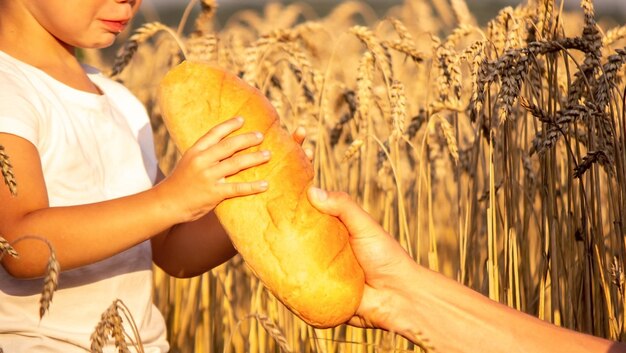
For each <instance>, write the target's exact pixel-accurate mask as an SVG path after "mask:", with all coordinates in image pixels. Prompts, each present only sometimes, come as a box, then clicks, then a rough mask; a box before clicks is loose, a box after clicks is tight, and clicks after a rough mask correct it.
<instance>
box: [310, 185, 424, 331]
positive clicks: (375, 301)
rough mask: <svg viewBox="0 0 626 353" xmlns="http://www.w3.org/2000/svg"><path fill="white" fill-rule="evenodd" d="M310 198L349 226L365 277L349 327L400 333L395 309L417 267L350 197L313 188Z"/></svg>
mask: <svg viewBox="0 0 626 353" xmlns="http://www.w3.org/2000/svg"><path fill="white" fill-rule="evenodd" d="M308 196H309V200H310V201H311V203H312V204H313V206H315V207H316V208H317V209H319V210H320V211H321V212H324V213H326V214H329V215H332V216H336V217H338V218H339V219H340V220H341V221H342V222H343V223H344V224H345V225H346V227H347V229H348V232H349V233H350V245H351V246H352V250H353V251H354V255H355V256H356V258H357V261H358V262H359V264H360V265H361V267H362V268H363V271H364V273H365V290H364V292H363V298H362V300H361V304H360V305H359V308H358V310H357V312H356V315H355V316H354V317H353V318H352V319H351V320H350V321H349V323H350V324H351V325H354V326H358V327H377V328H383V329H386V330H390V331H397V330H396V327H395V325H396V323H397V320H394V310H393V308H392V305H393V304H394V303H397V302H398V300H402V298H403V296H402V294H403V293H402V291H403V288H402V287H403V284H405V283H406V281H407V280H409V277H410V275H411V274H412V273H413V272H414V271H415V266H416V263H415V262H414V261H413V259H411V257H410V256H409V255H408V254H407V253H406V251H405V250H404V249H403V248H402V247H401V246H400V244H399V243H398V242H397V241H396V240H395V239H394V238H392V237H391V236H390V235H389V234H388V233H387V232H386V231H385V230H384V229H383V228H382V227H381V226H380V225H379V224H378V223H377V222H376V221H375V220H374V219H373V218H372V217H371V216H370V215H369V214H368V213H367V212H365V210H363V209H362V208H361V207H360V206H359V205H358V204H357V203H356V202H354V201H353V200H352V199H351V198H350V196H349V195H348V194H346V193H342V192H328V191H324V190H321V189H318V188H315V187H312V188H310V189H309V190H308Z"/></svg>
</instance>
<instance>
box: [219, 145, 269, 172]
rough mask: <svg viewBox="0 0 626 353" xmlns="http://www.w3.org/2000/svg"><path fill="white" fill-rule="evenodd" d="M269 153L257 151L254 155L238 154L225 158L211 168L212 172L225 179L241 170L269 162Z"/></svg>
mask: <svg viewBox="0 0 626 353" xmlns="http://www.w3.org/2000/svg"><path fill="white" fill-rule="evenodd" d="M270 157H271V153H270V151H266V150H264V151H258V152H254V153H244V154H239V155H236V156H234V157H230V158H226V159H224V160H222V161H221V162H220V163H218V164H217V165H216V166H215V167H213V170H212V172H213V173H215V175H217V176H218V177H220V178H221V177H227V176H230V175H233V174H236V173H239V172H240V171H242V170H245V169H248V168H251V167H255V166H258V165H261V164H263V163H266V162H267V161H269V160H270Z"/></svg>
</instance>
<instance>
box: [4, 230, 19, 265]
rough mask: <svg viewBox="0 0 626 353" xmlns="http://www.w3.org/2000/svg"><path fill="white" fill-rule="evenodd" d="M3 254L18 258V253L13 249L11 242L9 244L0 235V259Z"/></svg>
mask: <svg viewBox="0 0 626 353" xmlns="http://www.w3.org/2000/svg"><path fill="white" fill-rule="evenodd" d="M4 254H9V256H11V257H13V258H16V259H17V258H19V254H18V253H17V251H15V249H14V248H13V247H12V246H11V244H9V242H8V241H7V240H6V239H4V237H2V236H0V260H2V258H3V257H4Z"/></svg>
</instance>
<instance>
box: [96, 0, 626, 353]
mask: <svg viewBox="0 0 626 353" xmlns="http://www.w3.org/2000/svg"><path fill="white" fill-rule="evenodd" d="M153 1H154V0H153ZM164 4H166V5H167V7H165V5H164ZM188 4H189V3H188V2H186V1H182V0H181V1H173V0H172V1H170V2H167V3H164V2H162V3H161V4H159V6H158V7H157V5H156V4H154V3H151V2H150V0H146V4H144V10H143V12H142V16H141V18H140V19H139V21H138V22H137V23H135V24H134V29H133V31H131V32H129V33H125V34H124V35H123V36H121V38H120V42H119V43H118V45H117V46H116V47H115V48H112V49H111V50H109V51H103V52H86V53H85V56H86V59H87V60H88V61H90V62H92V63H94V64H96V65H98V66H100V67H103V68H104V69H105V70H107V71H109V72H111V74H112V75H113V76H114V77H115V78H116V79H118V80H120V81H123V82H124V83H125V84H126V85H127V86H128V87H129V88H130V89H131V90H133V92H134V93H135V94H136V95H137V96H138V97H139V98H140V99H141V100H142V101H143V102H144V103H145V104H146V107H147V108H148V111H149V112H150V114H151V117H152V122H153V127H154V131H155V138H156V142H157V149H158V151H157V152H158V155H159V156H160V162H161V166H162V167H163V169H164V170H166V171H167V170H169V169H170V168H171V167H172V166H173V165H174V163H175V162H176V160H177V158H178V154H177V152H176V150H175V148H174V146H173V145H172V144H171V142H170V141H169V139H168V136H167V131H166V130H165V128H164V126H163V124H162V121H161V118H160V113H159V108H158V102H157V101H156V97H155V93H156V87H157V85H158V82H159V80H160V78H161V77H163V75H164V74H165V72H166V71H167V70H168V69H169V68H170V67H172V65H175V64H177V63H178V62H180V61H181V60H183V58H185V57H186V58H188V59H194V60H204V61H208V62H211V63H214V64H218V65H220V66H222V67H224V68H226V69H228V70H231V71H232V72H235V73H237V74H239V75H240V76H241V77H242V78H244V79H245V80H246V81H247V82H249V83H250V84H253V85H255V86H256V87H258V88H259V89H260V90H261V91H262V92H263V93H265V94H266V95H267V96H268V98H269V99H270V100H271V101H272V103H273V104H274V106H275V107H276V109H277V110H278V112H279V115H280V116H281V118H282V121H283V124H284V125H285V127H286V128H287V129H290V130H291V129H294V128H295V127H296V126H298V125H303V126H305V127H306V128H307V131H308V137H307V141H306V144H307V145H309V146H311V147H312V148H314V150H315V159H314V165H315V170H316V184H317V185H319V186H321V187H324V188H327V189H332V190H342V191H346V192H348V193H349V194H350V195H352V196H353V197H354V198H355V199H356V200H357V201H358V202H359V203H360V204H361V205H363V207H364V208H365V209H366V210H367V211H368V212H370V213H371V214H372V216H373V217H374V218H376V220H378V221H379V222H380V223H381V224H382V225H383V226H384V227H385V229H387V230H388V231H389V232H390V233H391V234H393V235H394V236H395V237H396V238H397V239H398V241H399V242H400V243H401V244H402V245H403V246H404V247H405V249H406V250H407V251H408V252H409V254H411V256H412V257H413V258H414V259H415V260H416V261H417V262H419V263H420V264H422V265H424V266H427V267H429V268H431V269H433V270H436V271H440V272H442V273H443V274H445V275H446V276H448V277H451V278H454V279H456V280H458V281H459V282H461V283H463V284H465V285H467V286H469V287H471V288H473V289H475V290H477V291H479V292H481V293H483V294H485V295H486V296H489V297H490V298H492V299H493V300H497V301H500V302H502V303H505V304H507V305H509V306H511V307H513V308H516V309H518V310H522V311H524V312H527V313H529V314H531V315H534V316H537V317H539V318H541V319H543V320H547V321H550V322H553V323H555V324H557V325H561V326H565V327H568V328H571V329H574V330H578V331H582V332H587V333H590V334H594V335H597V336H602V337H607V338H610V339H615V340H623V339H624V330H625V328H624V319H625V318H626V315H625V313H626V312H625V310H626V306H624V298H625V290H624V272H623V271H624V259H625V258H626V256H625V255H626V244H625V243H626V242H625V238H624V235H625V234H626V233H625V231H624V228H623V227H624V224H625V222H626V215H625V214H624V212H625V210H626V193H625V192H626V188H625V185H626V184H625V182H626V155H625V154H624V149H625V148H626V141H625V140H624V136H625V135H626V124H625V123H626V121H625V111H624V101H625V100H626V97H625V96H626V87H625V85H624V82H623V77H624V75H625V69H624V67H625V66H624V64H625V63H626V47H625V46H626V39H625V38H626V27H624V25H623V24H624V16H625V12H626V10H625V9H624V4H625V3H624V2H622V1H613V2H609V1H608V0H604V1H603V0H597V1H595V2H592V1H590V0H583V1H580V2H575V1H568V6H564V7H563V9H561V3H560V2H559V1H551V0H528V1H523V2H521V1H520V2H508V3H495V2H494V3H490V4H488V5H487V3H486V2H481V1H477V0H476V1H468V2H467V3H466V2H464V1H463V0H406V1H397V2H374V1H372V2H356V1H343V2H333V3H329V2H328V3H327V2H322V1H320V2H297V3H295V2H294V3H278V2H272V3H262V2H255V3H250V2H244V1H231V2H229V1H223V2H214V1H210V0H204V1H198V2H196V3H191V5H192V6H190V7H189V8H188V9H189V11H186V10H185V9H186V8H187V5H188ZM114 57H115V58H114ZM155 281H156V288H155V301H156V303H157V305H158V306H159V307H160V309H161V310H162V312H163V313H164V315H165V317H166V320H167V322H168V329H169V335H170V341H171V343H172V351H173V352H198V353H200V352H255V353H256V352H279V351H290V352H324V353H326V352H350V353H352V352H383V351H384V352H405V351H415V352H419V351H420V350H421V348H420V347H418V346H415V345H412V344H410V343H409V342H407V341H405V340H404V339H402V338H400V337H397V336H395V335H394V334H392V333H387V332H381V331H378V330H362V329H356V328H352V327H348V326H340V327H337V328H334V329H328V330H316V329H312V328H311V327H309V326H307V325H305V324H304V323H303V322H302V321H300V320H299V319H298V318H297V317H295V316H294V315H292V314H291V313H290V312H289V311H288V310H286V309H285V308H284V307H283V306H282V305H281V304H280V303H279V302H277V301H276V299H274V298H273V296H272V295H271V294H270V293H269V292H267V290H265V289H264V287H263V285H262V284H261V283H259V281H258V280H257V279H256V278H255V277H254V276H252V275H251V274H250V272H249V271H248V269H247V268H246V266H245V264H244V263H243V261H242V260H241V258H239V257H235V258H234V259H233V260H231V261H229V262H228V263H226V264H224V265H222V266H220V267H219V268H217V269H215V270H214V271H211V272H210V273H207V274H205V275H203V276H200V277H197V278H193V279H189V280H179V279H173V278H169V277H167V276H165V275H164V274H163V273H161V272H159V271H157V273H156V276H155ZM424 285H425V286H426V285H428V284H426V283H425V284H424ZM442 324H444V323H442ZM470 329H471V328H468V330H470ZM425 334H426V336H427V333H425ZM451 339H453V338H451Z"/></svg>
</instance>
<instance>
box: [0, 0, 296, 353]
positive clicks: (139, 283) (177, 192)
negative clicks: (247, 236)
mask: <svg viewBox="0 0 626 353" xmlns="http://www.w3.org/2000/svg"><path fill="white" fill-rule="evenodd" d="M140 3H141V0H131V1H125V0H46V1H41V0H0V144H1V145H3V146H4V147H5V149H6V152H7V154H8V155H9V156H10V158H11V162H12V164H13V169H14V173H15V177H16V180H17V192H18V194H17V196H15V197H13V196H12V195H11V194H10V192H9V191H8V190H7V188H0V205H1V206H0V234H1V235H2V236H3V237H4V238H6V239H7V240H8V241H9V242H11V243H13V244H14V245H15V249H16V250H17V251H18V252H19V254H20V258H19V259H17V260H16V259H12V258H10V257H8V256H5V257H4V259H3V262H2V267H1V268H0V348H2V349H3V350H4V352H5V353H13V352H64V353H70V352H85V351H88V350H89V348H90V335H91V333H92V331H93V330H94V327H95V325H96V324H97V323H98V322H99V321H100V316H101V314H102V313H103V312H104V311H105V310H106V309H107V307H109V306H110V305H111V304H112V303H113V301H114V300H116V299H120V300H122V301H123V303H124V304H125V305H126V306H128V308H129V309H130V312H131V314H132V316H133V318H134V320H135V322H136V324H137V327H138V329H139V334H140V336H141V339H142V343H143V347H144V349H145V352H166V351H167V350H168V343H167V342H166V336H165V324H164V320H163V318H162V316H161V314H160V313H159V312H158V310H157V309H156V308H155V306H154V305H153V304H152V297H151V293H152V272H151V266H152V262H153V261H154V263H156V264H157V265H158V266H160V267H161V268H163V269H164V270H165V271H166V272H168V273H169V274H171V275H174V276H194V275H197V274H201V273H203V272H205V271H207V270H209V269H211V268H212V267H214V266H216V265H218V264H220V263H222V262H224V261H225V260H227V259H229V258H230V257H232V256H233V255H234V254H235V250H234V249H233V247H232V245H231V243H230V241H229V239H228V237H227V235H226V234H225V232H224V230H223V229H222V227H221V226H220V225H219V222H218V221H217V219H216V217H215V216H214V214H213V213H212V212H211V210H212V209H213V208H214V207H215V205H216V204H218V203H219V202H220V201H221V200H223V199H226V198H230V197H237V196H243V195H249V194H254V193H258V192H262V191H264V190H266V189H267V187H268V185H267V183H266V182H265V181H262V180H260V181H255V182H250V183H242V184H231V183H228V182H224V177H226V176H229V175H232V174H234V173H237V172H238V171H240V170H243V169H246V168H250V167H254V166H256V165H259V164H261V163H265V162H266V161H267V160H268V159H269V152H267V151H259V152H255V153H242V154H238V155H237V156H236V157H234V156H233V154H234V153H236V152H238V151H243V150H245V149H247V148H248V147H251V146H256V145H258V144H259V143H260V142H261V141H262V139H263V136H262V135H261V134H260V133H250V134H240V135H237V134H236V131H237V129H239V128H240V127H241V126H242V124H243V120H242V119H241V118H234V119H232V120H230V121H227V122H225V123H223V124H221V125H218V126H216V127H215V128H214V129H213V130H211V131H210V132H209V133H207V134H206V135H205V136H204V137H202V138H201V139H200V140H199V141H198V142H197V143H196V145H195V146H193V147H192V148H191V149H189V151H188V152H187V153H185V155H184V156H182V158H181V160H180V161H179V163H178V165H177V166H176V168H175V169H174V171H173V172H172V173H171V175H169V176H168V177H167V178H162V177H159V175H160V174H159V172H158V167H157V162H156V158H155V154H154V148H153V141H152V132H151V129H150V125H149V120H148V116H147V115H146V112H145V110H144V108H143V107H142V105H141V104H140V102H139V101H138V100H137V99H136V98H134V97H133V96H132V94H131V93H130V92H129V91H128V90H126V89H125V88H123V87H122V86H121V85H119V84H118V83H116V82H114V81H112V80H110V79H107V78H106V77H104V76H102V75H101V74H99V73H98V72H96V71H95V70H94V69H93V68H89V67H86V66H83V65H81V64H80V63H79V62H78V60H77V59H76V57H75V55H74V50H75V48H102V47H106V46H109V45H111V44H112V43H113V41H114V39H115V37H116V35H117V34H119V33H120V32H121V31H122V30H124V28H125V27H126V25H127V24H128V22H129V21H130V19H131V18H132V17H133V15H134V14H135V13H136V11H137V8H138V7H139V5H140ZM231 133H234V134H233V135H232V136H229V135H230V134H231ZM227 136H228V137H227ZM297 139H299V140H300V141H299V142H301V140H302V136H301V132H300V136H298V137H297ZM24 235H36V236H39V237H42V238H45V239H47V240H48V241H49V243H50V244H51V245H52V246H53V247H54V249H55V250H56V255H57V258H58V261H59V263H60V265H61V269H62V272H61V275H60V278H59V288H58V290H57V292H56V293H55V295H54V300H53V302H52V305H51V307H50V310H49V312H48V313H46V315H45V316H44V317H43V318H42V319H41V320H40V318H39V309H38V308H39V293H40V292H41V289H42V280H41V278H40V277H41V276H42V275H43V274H44V272H45V268H46V263H47V258H48V255H49V251H48V248H47V246H46V244H45V242H42V241H38V240H36V239H32V238H28V239H24V240H22V241H19V242H17V243H15V241H16V240H17V239H19V238H20V237H21V236H24ZM109 348H110V347H109Z"/></svg>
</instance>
